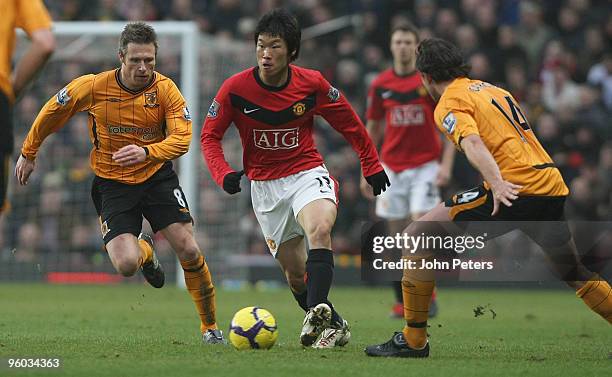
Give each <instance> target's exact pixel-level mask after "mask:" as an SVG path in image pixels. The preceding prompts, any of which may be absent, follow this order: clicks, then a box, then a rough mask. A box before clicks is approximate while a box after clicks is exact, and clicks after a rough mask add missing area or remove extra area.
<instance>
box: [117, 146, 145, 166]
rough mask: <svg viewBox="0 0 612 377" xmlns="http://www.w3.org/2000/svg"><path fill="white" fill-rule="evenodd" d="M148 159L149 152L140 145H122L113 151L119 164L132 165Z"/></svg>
mask: <svg viewBox="0 0 612 377" xmlns="http://www.w3.org/2000/svg"><path fill="white" fill-rule="evenodd" d="M146 159H147V152H146V150H145V149H144V148H143V147H139V146H138V145H134V144H130V145H126V146H125V147H122V148H121V149H119V150H118V151H117V152H115V153H113V161H115V162H117V163H118V164H119V165H121V166H123V167H125V166H132V165H135V164H138V163H141V162H144V161H145V160H146Z"/></svg>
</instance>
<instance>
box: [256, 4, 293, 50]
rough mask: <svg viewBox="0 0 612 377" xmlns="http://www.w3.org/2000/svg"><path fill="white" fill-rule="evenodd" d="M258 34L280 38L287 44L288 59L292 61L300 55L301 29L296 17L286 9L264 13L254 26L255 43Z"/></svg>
mask: <svg viewBox="0 0 612 377" xmlns="http://www.w3.org/2000/svg"><path fill="white" fill-rule="evenodd" d="M260 34H269V35H272V36H275V37H280V38H282V39H283V40H284V41H285V43H286V44H287V50H288V51H289V61H290V62H292V61H294V60H295V59H297V58H298V56H299V55H300V40H301V39H302V30H301V29H300V26H299V25H298V22H297V19H296V18H295V17H294V16H293V15H292V14H291V13H289V12H288V11H286V10H284V9H282V8H277V9H273V10H271V11H270V12H268V13H266V14H264V15H263V16H262V17H261V18H260V19H259V22H257V27H256V28H255V35H254V36H255V45H257V39H259V35H260Z"/></svg>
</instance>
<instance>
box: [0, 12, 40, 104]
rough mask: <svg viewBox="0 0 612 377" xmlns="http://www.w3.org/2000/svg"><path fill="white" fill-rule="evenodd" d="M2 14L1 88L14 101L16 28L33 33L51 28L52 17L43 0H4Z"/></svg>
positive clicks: (0, 33) (0, 23)
mask: <svg viewBox="0 0 612 377" xmlns="http://www.w3.org/2000/svg"><path fill="white" fill-rule="evenodd" d="M0 14H1V15H2V17H0V90H1V91H2V92H3V93H4V94H6V96H7V97H8V98H9V99H11V101H12V100H13V86H12V85H11V57H12V56H13V48H14V47H15V28H20V29H23V30H24V31H25V32H26V34H27V35H31V34H32V33H33V32H35V31H36V30H41V29H50V28H51V17H50V16H49V13H48V12H47V9H46V8H45V6H44V4H43V2H42V0H2V1H0Z"/></svg>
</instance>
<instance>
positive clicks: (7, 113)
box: [0, 90, 13, 213]
mask: <svg viewBox="0 0 612 377" xmlns="http://www.w3.org/2000/svg"><path fill="white" fill-rule="evenodd" d="M12 152H13V108H12V105H11V103H10V102H9V100H8V97H7V96H6V94H4V93H3V92H2V91H1V90H0V165H1V167H0V213H1V212H3V211H4V209H5V208H6V206H7V204H6V190H7V187H8V177H9V161H10V158H11V154H12Z"/></svg>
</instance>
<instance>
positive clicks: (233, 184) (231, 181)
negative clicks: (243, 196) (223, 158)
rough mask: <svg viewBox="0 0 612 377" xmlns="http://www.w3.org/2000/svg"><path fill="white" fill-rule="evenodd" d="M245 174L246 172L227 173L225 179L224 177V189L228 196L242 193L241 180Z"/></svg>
mask: <svg viewBox="0 0 612 377" xmlns="http://www.w3.org/2000/svg"><path fill="white" fill-rule="evenodd" d="M243 174H244V170H240V171H233V172H231V173H227V174H226V175H225V177H223V189H224V190H225V191H226V192H227V193H228V194H235V193H237V192H240V191H242V190H241V189H240V178H242V175H243Z"/></svg>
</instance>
